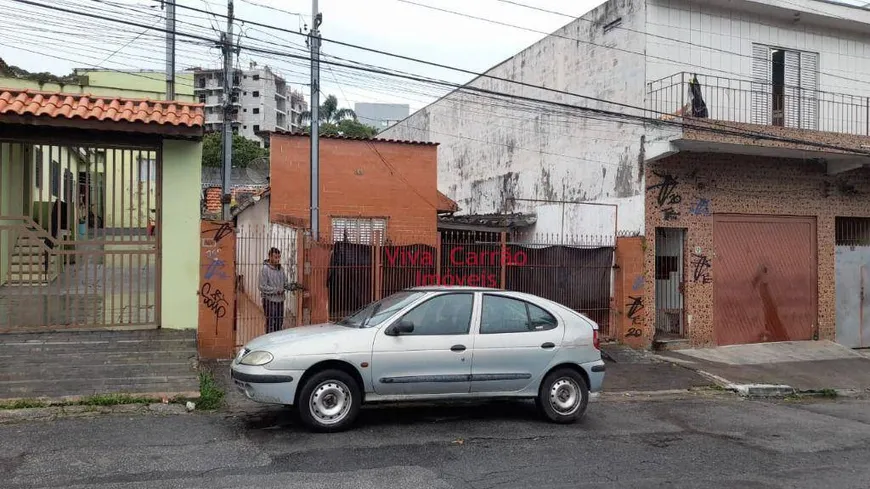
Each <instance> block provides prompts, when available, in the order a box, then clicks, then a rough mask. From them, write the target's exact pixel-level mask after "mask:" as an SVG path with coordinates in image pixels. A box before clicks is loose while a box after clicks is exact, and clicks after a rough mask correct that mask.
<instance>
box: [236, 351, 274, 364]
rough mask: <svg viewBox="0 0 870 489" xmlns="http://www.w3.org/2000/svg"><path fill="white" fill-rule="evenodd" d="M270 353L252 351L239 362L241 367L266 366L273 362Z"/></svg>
mask: <svg viewBox="0 0 870 489" xmlns="http://www.w3.org/2000/svg"><path fill="white" fill-rule="evenodd" d="M273 358H274V357H273V356H272V354H271V353H269V352H267V351H252V352H251V353H248V354H247V355H245V356H244V357H242V359H241V360H240V361H239V363H241V364H242V365H266V364H267V363H269V362H271V361H272V360H273Z"/></svg>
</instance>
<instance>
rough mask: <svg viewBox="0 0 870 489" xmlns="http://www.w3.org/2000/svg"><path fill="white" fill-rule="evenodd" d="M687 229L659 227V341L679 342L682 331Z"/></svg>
mask: <svg viewBox="0 0 870 489" xmlns="http://www.w3.org/2000/svg"><path fill="white" fill-rule="evenodd" d="M685 236H686V230H685V229H677V228H656V263H655V273H656V276H655V280H656V304H655V306H656V307H655V311H656V317H655V324H656V338H657V339H678V338H682V337H683V335H684V332H685V331H684V328H683V276H684V268H685V267H684V264H683V262H684V259H683V258H684V247H685Z"/></svg>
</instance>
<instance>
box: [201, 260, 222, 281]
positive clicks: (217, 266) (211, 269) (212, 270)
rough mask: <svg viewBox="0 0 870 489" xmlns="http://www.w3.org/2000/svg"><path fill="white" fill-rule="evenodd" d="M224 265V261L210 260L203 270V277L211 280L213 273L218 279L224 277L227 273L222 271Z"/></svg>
mask: <svg viewBox="0 0 870 489" xmlns="http://www.w3.org/2000/svg"><path fill="white" fill-rule="evenodd" d="M224 265H226V263H224V261H223V260H218V259H215V260H212V262H211V263H210V264H209V265H208V268H207V269H206V271H205V279H206V280H211V279H212V277H214V276H215V275H217V276H218V278H219V279H226V278H227V274H226V273H224V271H223V268H224Z"/></svg>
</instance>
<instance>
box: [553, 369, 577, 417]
mask: <svg viewBox="0 0 870 489" xmlns="http://www.w3.org/2000/svg"><path fill="white" fill-rule="evenodd" d="M580 401H581V394H580V386H578V385H577V382H575V381H574V380H573V379H570V378H561V379H559V380H557V381H556V382H553V385H552V386H551V387H550V406H552V407H553V410H554V411H556V412H557V413H559V414H561V415H570V414H573V413H574V411H577V409H578V408H579V407H580Z"/></svg>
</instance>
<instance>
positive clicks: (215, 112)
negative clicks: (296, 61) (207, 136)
mask: <svg viewBox="0 0 870 489" xmlns="http://www.w3.org/2000/svg"><path fill="white" fill-rule="evenodd" d="M194 91H195V93H196V95H197V98H198V100H199V102H200V103H203V104H205V117H206V119H205V123H206V131H217V130H219V129H220V128H221V127H222V126H223V112H222V109H221V101H222V98H223V91H224V90H223V70H221V69H208V70H201V69H197V70H194ZM232 103H233V116H234V121H233V129H234V131H235V132H237V133H238V134H241V135H242V136H244V137H246V138H249V139H254V140H260V138H259V137H258V136H257V135H256V134H257V133H258V132H260V131H274V130H281V131H298V130H301V129H302V112H304V111H306V110H308V104H307V103H306V102H305V98H304V97H303V96H302V93H300V92H298V91H296V90H293V89H291V88H290V87H288V86H287V82H286V81H285V80H284V78H282V77H281V76H280V75H278V74H276V73H274V72H273V71H272V70H270V69H269V67H268V66H265V67H258V66H256V65H255V64H252V65H251V67H250V69H248V70H236V72H235V73H234V74H233V96H232Z"/></svg>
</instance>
